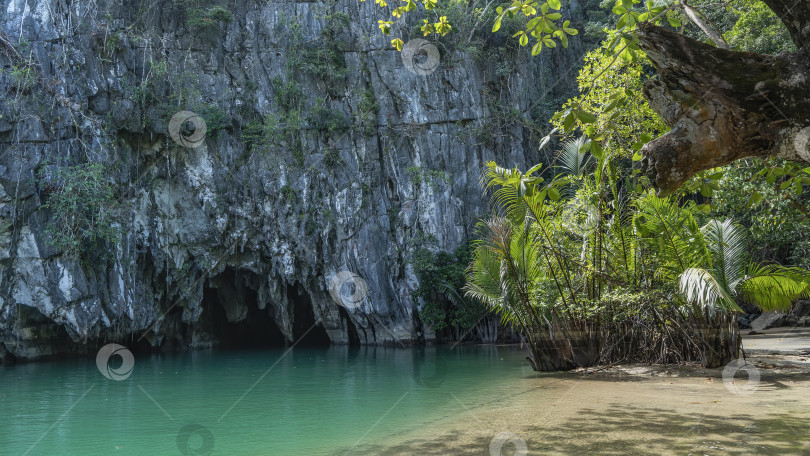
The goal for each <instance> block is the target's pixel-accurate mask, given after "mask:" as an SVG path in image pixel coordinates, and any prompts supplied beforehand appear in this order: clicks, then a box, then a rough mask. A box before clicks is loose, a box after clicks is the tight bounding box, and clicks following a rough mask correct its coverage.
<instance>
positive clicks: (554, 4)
mask: <svg viewBox="0 0 810 456" xmlns="http://www.w3.org/2000/svg"><path fill="white" fill-rule="evenodd" d="M548 6H550V7H551V9H554V10H558V9H560V8H562V2H560V0H548Z"/></svg>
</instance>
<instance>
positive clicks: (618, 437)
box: [351, 329, 810, 456]
mask: <svg viewBox="0 0 810 456" xmlns="http://www.w3.org/2000/svg"><path fill="white" fill-rule="evenodd" d="M785 331H787V330H785ZM807 337H810V330H807V329H802V330H791V331H789V332H788V333H785V332H784V331H781V332H780V331H779V330H772V331H770V332H769V333H768V334H763V335H758V336H753V337H747V336H746V338H745V340H744V345H745V348H746V350H747V352H748V355H749V362H751V364H752V366H753V368H752V370H751V375H752V380H751V381H747V380H746V374H745V373H737V375H736V376H735V377H734V381H733V383H732V382H731V381H727V382H724V380H723V369H704V368H701V367H698V366H646V365H645V366H640V365H626V366H617V367H611V368H606V369H605V368H603V369H591V370H581V371H579V372H571V373H559V374H534V373H530V372H527V373H526V375H524V376H523V378H516V379H515V381H514V382H510V383H509V384H508V386H507V387H505V388H504V391H503V394H502V395H499V397H493V398H492V400H491V401H489V402H486V403H481V404H463V403H461V402H460V401H458V400H457V399H453V398H452V397H451V398H448V400H455V401H456V402H457V403H458V412H457V413H455V414H454V415H452V416H447V417H445V418H443V419H441V420H438V421H435V422H430V423H426V425H425V426H424V427H423V428H421V429H419V430H417V431H412V432H408V433H404V434H401V435H397V436H392V438H391V439H390V440H389V441H386V442H376V443H374V444H362V445H359V446H358V447H357V448H355V449H354V450H353V451H352V452H351V453H352V454H369V455H370V454H381V455H403V456H404V455H408V456H410V455H491V454H494V455H499V454H501V455H512V454H513V453H514V454H529V455H591V454H607V455H627V454H639V455H642V454H643V455H659V454H683V455H763V454H774V455H810V357H809V356H806V355H805V352H807V354H808V355H810V345H805V346H802V345H801V344H802V343H803V341H804V339H802V338H807ZM804 347H806V349H805V348H804ZM756 376H759V379H758V380H754V379H755V377H756ZM728 380H730V379H728ZM451 396H452V394H451ZM502 432H508V433H512V434H514V435H513V436H510V435H507V434H500V433H502ZM499 434H500V437H496V436H498V435H499ZM510 437H515V438H520V439H522V440H523V441H524V442H525V444H526V448H527V450H528V452H527V453H521V452H518V453H515V448H516V446H515V445H513V444H512V443H504V445H503V446H502V449H501V451H500V452H499V451H498V447H499V445H498V442H500V441H504V442H505V441H506V440H508V439H509V438H510ZM493 439H494V445H493ZM517 444H518V446H522V444H521V442H520V441H517ZM491 445H493V447H492V448H490V446H491ZM491 450H493V451H494V452H493V453H491Z"/></svg>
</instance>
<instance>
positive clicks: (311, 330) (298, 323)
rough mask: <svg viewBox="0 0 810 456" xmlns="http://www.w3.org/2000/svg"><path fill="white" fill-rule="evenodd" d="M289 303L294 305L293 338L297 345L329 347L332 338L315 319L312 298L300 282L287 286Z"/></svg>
mask: <svg viewBox="0 0 810 456" xmlns="http://www.w3.org/2000/svg"><path fill="white" fill-rule="evenodd" d="M287 303H288V305H290V306H292V307H293V308H292V315H293V325H292V326H293V338H294V342H295V346H296V347H314V348H328V347H329V346H330V345H331V343H332V340H331V339H330V338H329V334H328V333H327V332H326V329H325V328H324V327H323V325H322V324H319V323H317V322H316V321H315V312H314V311H313V308H312V299H311V298H310V297H309V293H307V292H306V290H305V289H304V287H302V286H301V284H300V283H298V282H296V283H295V284H294V285H292V286H288V287H287Z"/></svg>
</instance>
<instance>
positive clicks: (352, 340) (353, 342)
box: [338, 307, 360, 347]
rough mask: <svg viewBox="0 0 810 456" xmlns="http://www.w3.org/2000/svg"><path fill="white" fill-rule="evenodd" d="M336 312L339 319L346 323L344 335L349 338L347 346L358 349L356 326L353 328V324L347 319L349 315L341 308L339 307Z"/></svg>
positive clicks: (358, 337) (358, 338)
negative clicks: (338, 314)
mask: <svg viewBox="0 0 810 456" xmlns="http://www.w3.org/2000/svg"><path fill="white" fill-rule="evenodd" d="M338 312H339V313H340V319H341V320H343V321H344V322H345V323H346V333H347V334H348V336H349V346H350V347H359V346H360V334H358V332H357V326H355V324H354V322H353V321H352V319H351V318H350V317H349V313H348V312H346V309H344V308H343V307H339V308H338Z"/></svg>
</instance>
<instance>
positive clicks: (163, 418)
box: [0, 346, 531, 456]
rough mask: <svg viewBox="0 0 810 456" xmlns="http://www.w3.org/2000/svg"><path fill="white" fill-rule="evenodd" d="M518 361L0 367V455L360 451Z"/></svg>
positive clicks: (451, 410) (458, 351)
mask: <svg viewBox="0 0 810 456" xmlns="http://www.w3.org/2000/svg"><path fill="white" fill-rule="evenodd" d="M524 356H525V354H524V353H523V352H522V351H519V350H514V349H509V348H498V347H474V346H459V347H456V348H455V349H451V348H450V347H436V348H428V349H425V350H423V351H420V350H410V349H395V348H379V347H363V348H354V349H350V348H348V347H332V348H329V349H305V348H295V349H293V350H291V351H289V352H287V351H286V350H283V349H278V350H263V351H204V352H192V353H186V354H176V355H159V356H158V355H153V356H146V355H144V356H142V357H138V356H136V358H135V366H134V369H133V371H132V374H131V375H130V376H129V377H128V378H126V379H125V380H121V381H115V380H109V379H107V378H105V377H104V376H102V375H101V373H100V371H99V370H98V368H97V367H96V364H95V360H94V359H90V360H73V361H61V362H44V363H31V364H21V365H17V366H13V367H5V368H0V417H2V421H3V424H2V425H0V454H2V455H54V454H70V455H108V454H114V455H139V456H142V455H177V454H219V455H279V454H285V455H286V454H290V455H292V454H305V455H333V454H334V455H337V454H359V453H360V452H361V451H360V450H359V449H360V448H362V447H363V446H365V445H366V444H369V443H377V442H385V441H386V439H389V438H392V437H394V436H397V435H401V434H403V433H406V432H409V431H412V430H414V429H415V428H420V427H425V426H430V423H431V421H434V420H439V419H441V418H446V417H448V416H452V415H453V414H458V413H459V410H460V409H461V408H462V407H464V404H482V403H485V402H491V401H493V400H497V398H498V397H499V396H500V395H503V394H505V393H506V391H507V390H508V387H507V384H508V382H510V381H514V379H515V378H520V377H524V378H525V377H526V376H527V375H531V374H530V370H529V369H528V367H527V364H526V362H525V361H524V360H523V357H524ZM116 359H117V357H113V358H112V361H111V362H113V363H115V360H116ZM118 362H120V360H119V361H118ZM113 367H115V366H113ZM482 450H484V451H486V448H482Z"/></svg>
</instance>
